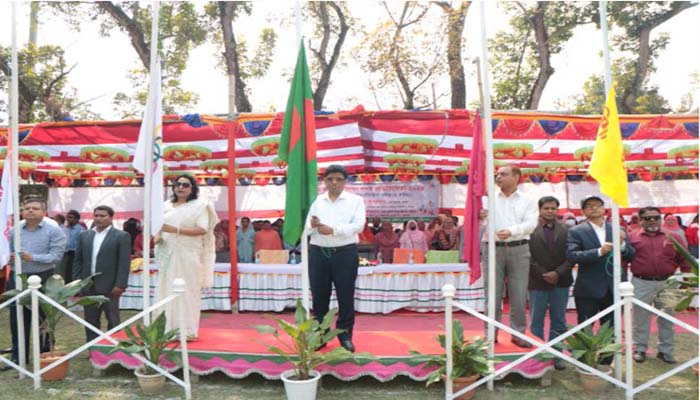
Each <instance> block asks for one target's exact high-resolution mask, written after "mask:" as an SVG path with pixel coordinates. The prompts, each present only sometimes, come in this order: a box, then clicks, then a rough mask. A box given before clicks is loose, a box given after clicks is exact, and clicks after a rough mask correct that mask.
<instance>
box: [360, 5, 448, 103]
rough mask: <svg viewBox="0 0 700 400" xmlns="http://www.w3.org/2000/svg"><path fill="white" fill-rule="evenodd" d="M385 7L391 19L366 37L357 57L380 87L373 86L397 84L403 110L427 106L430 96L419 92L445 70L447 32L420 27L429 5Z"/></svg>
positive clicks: (373, 84)
mask: <svg viewBox="0 0 700 400" xmlns="http://www.w3.org/2000/svg"><path fill="white" fill-rule="evenodd" d="M396 4H398V3H396ZM382 5H383V6H384V9H385V10H386V12H387V16H388V20H384V21H381V22H380V23H379V24H378V25H377V27H376V28H375V30H374V31H373V32H370V33H366V34H365V36H364V38H363V41H362V43H361V44H360V45H359V46H358V48H357V50H356V58H362V59H364V60H365V61H364V64H363V65H362V68H363V70H364V71H366V72H368V73H369V74H370V75H371V76H372V77H376V78H377V83H376V84H375V83H372V82H370V85H371V86H372V87H374V86H376V87H377V88H379V89H387V88H391V87H392V86H393V85H396V87H397V89H398V94H399V96H400V97H401V102H402V103H403V108H405V109H414V108H417V104H416V101H421V102H423V103H424V104H423V105H419V106H426V105H427V104H428V103H429V102H428V101H427V96H426V95H425V94H424V93H420V92H419V90H420V88H421V87H422V86H423V85H424V84H425V83H426V82H427V81H428V80H429V79H431V78H432V77H435V76H437V75H438V74H440V73H442V72H443V71H445V63H444V62H443V61H442V58H443V56H444V54H445V49H444V39H445V35H444V30H443V29H442V27H439V26H438V28H437V29H436V27H435V25H434V24H431V25H430V26H428V25H429V24H428V23H425V24H420V22H422V21H423V18H424V17H425V16H426V14H427V13H428V10H429V7H430V5H429V4H423V3H419V2H414V1H408V2H405V3H401V4H400V5H401V8H400V10H392V7H390V6H389V4H387V2H382ZM392 5H394V3H392ZM431 22H433V21H431ZM416 49H421V51H416ZM363 51H366V53H362V52H363Z"/></svg>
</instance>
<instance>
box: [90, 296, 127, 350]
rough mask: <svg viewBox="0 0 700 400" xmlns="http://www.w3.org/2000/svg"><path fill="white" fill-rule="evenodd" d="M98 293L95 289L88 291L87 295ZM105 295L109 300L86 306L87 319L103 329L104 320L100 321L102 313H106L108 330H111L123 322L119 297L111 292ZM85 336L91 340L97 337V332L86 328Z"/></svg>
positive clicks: (91, 323)
mask: <svg viewBox="0 0 700 400" xmlns="http://www.w3.org/2000/svg"><path fill="white" fill-rule="evenodd" d="M96 294H97V293H96V292H95V290H94V289H91V290H90V291H88V292H86V295H88V296H94V295H96ZM104 296H106V297H107V298H108V299H109V301H107V302H104V303H102V304H99V305H91V306H85V321H86V322H88V323H89V324H90V325H92V326H94V327H96V328H97V329H101V328H100V326H101V324H102V322H101V321H100V318H101V317H102V313H104V315H105V318H107V330H109V329H112V328H114V327H115V326H117V325H119V323H120V322H121V319H120V318H119V297H113V296H112V295H111V294H105V295H104ZM85 337H86V339H87V341H88V342H89V341H91V340H92V339H94V338H96V337H97V334H96V333H95V332H93V331H92V330H90V329H88V328H85Z"/></svg>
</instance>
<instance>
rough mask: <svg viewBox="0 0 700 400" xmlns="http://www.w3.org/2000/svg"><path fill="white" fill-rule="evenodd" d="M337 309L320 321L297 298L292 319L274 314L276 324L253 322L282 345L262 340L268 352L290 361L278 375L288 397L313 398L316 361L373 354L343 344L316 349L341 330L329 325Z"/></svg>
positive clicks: (355, 357)
mask: <svg viewBox="0 0 700 400" xmlns="http://www.w3.org/2000/svg"><path fill="white" fill-rule="evenodd" d="M337 313H338V309H337V308H334V309H332V310H330V311H328V313H327V314H326V315H325V316H324V318H323V321H322V322H321V323H319V322H318V321H316V319H315V318H313V317H312V318H309V317H308V315H307V312H306V309H305V308H304V306H303V305H302V304H301V300H297V304H296V312H295V313H294V323H291V322H287V321H285V320H283V319H281V318H274V320H275V322H276V323H277V327H274V326H271V325H255V329H256V330H257V331H258V332H259V333H261V334H270V335H273V336H274V337H275V339H277V341H278V342H279V343H280V345H281V346H275V345H271V344H267V343H263V344H264V345H266V346H267V348H268V349H269V350H270V351H271V352H273V353H275V354H278V355H280V356H281V357H283V358H284V359H285V360H287V361H288V362H289V363H290V364H291V365H292V369H290V370H288V371H285V372H283V373H282V375H281V379H282V381H283V382H284V390H285V392H286V394H287V399H288V400H313V399H315V398H316V389H317V387H318V381H319V379H320V378H321V374H320V373H319V372H318V371H316V370H315V368H316V367H318V366H319V365H321V364H326V363H333V362H339V361H349V360H357V359H359V358H365V359H366V358H372V356H371V355H369V354H367V353H358V354H353V353H350V352H349V351H347V350H345V349H344V348H342V347H337V348H334V349H333V350H331V351H329V352H326V353H322V352H319V351H318V350H319V349H320V348H321V347H323V346H325V344H326V343H328V342H329V341H331V340H333V339H334V338H335V337H336V336H338V335H339V334H340V333H342V332H343V330H341V329H331V324H332V323H333V319H334V318H335V315H336V314H337ZM282 333H284V334H286V336H288V337H289V339H291V343H290V341H289V340H283V338H282V336H281V334H282Z"/></svg>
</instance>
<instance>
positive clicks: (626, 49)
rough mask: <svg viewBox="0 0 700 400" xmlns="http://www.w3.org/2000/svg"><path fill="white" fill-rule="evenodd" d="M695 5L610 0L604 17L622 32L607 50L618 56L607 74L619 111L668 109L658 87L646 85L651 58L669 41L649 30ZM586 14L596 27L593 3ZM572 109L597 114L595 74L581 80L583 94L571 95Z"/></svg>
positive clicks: (601, 89) (599, 85)
mask: <svg viewBox="0 0 700 400" xmlns="http://www.w3.org/2000/svg"><path fill="white" fill-rule="evenodd" d="M695 5H697V3H692V2H689V1H655V2H631V1H625V2H610V3H609V4H608V10H607V11H608V20H609V22H610V23H611V25H614V26H618V27H620V28H621V29H622V32H623V33H622V34H618V35H615V36H613V37H612V38H611V40H610V47H611V52H612V53H613V54H615V55H617V56H618V57H617V58H615V59H614V60H613V61H612V71H611V75H612V78H613V81H614V82H615V83H616V90H617V104H618V107H619V111H620V113H621V114H665V113H668V112H670V111H671V106H670V105H669V103H668V101H667V100H666V99H665V98H664V97H663V96H661V94H660V93H659V88H658V87H657V86H655V85H651V84H649V77H650V76H651V74H652V73H653V72H655V71H656V65H655V61H656V60H657V59H658V57H659V55H660V54H661V52H662V51H663V50H664V49H665V48H666V46H667V45H668V43H669V40H670V38H669V36H668V34H666V33H660V34H659V35H658V37H657V38H656V39H653V40H652V39H651V33H652V31H653V30H654V29H656V28H658V27H659V26H660V25H661V24H663V23H664V22H667V21H669V20H670V19H671V18H673V17H675V16H676V15H678V14H679V13H681V12H682V11H684V10H687V9H688V8H690V7H693V6H695ZM587 12H588V14H589V15H590V17H591V18H592V19H593V20H594V21H595V22H596V24H597V25H598V26H600V16H599V10H598V5H597V4H590V5H589V6H588V8H587ZM574 101H575V108H574V112H576V113H580V114H599V113H600V112H601V110H602V109H603V105H604V104H605V82H604V80H603V76H602V74H595V75H592V76H591V77H589V78H588V80H587V81H586V82H585V83H584V86H583V93H582V94H581V95H579V96H577V97H575V100H574Z"/></svg>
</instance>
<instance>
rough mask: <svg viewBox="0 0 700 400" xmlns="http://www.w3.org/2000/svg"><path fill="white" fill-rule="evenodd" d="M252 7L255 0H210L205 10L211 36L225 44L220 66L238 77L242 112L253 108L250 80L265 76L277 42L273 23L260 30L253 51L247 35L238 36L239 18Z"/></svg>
mask: <svg viewBox="0 0 700 400" xmlns="http://www.w3.org/2000/svg"><path fill="white" fill-rule="evenodd" d="M252 11H253V3H252V2H247V1H230V2H227V1H219V2H210V3H207V4H206V6H205V12H204V13H205V16H206V17H207V21H208V24H207V25H208V26H209V29H208V33H209V36H210V38H211V40H212V41H213V42H214V43H216V44H217V45H218V46H221V47H222V48H223V52H222V53H221V57H220V58H219V63H218V67H219V68H220V69H222V70H223V71H224V72H225V73H226V75H228V76H229V77H231V79H233V80H235V103H236V109H237V110H238V111H239V112H250V111H253V106H252V104H251V102H250V89H249V88H248V81H250V80H252V79H259V78H262V77H263V76H265V74H266V73H267V71H268V70H269V68H270V64H271V63H272V59H273V51H274V49H275V46H276V44H277V33H276V32H275V30H274V29H273V28H270V27H266V28H263V29H262V30H261V31H260V34H259V36H258V42H259V43H258V46H257V47H256V48H255V49H254V50H252V51H251V50H250V49H249V48H248V47H249V45H248V41H247V40H246V38H245V36H239V37H236V34H235V32H234V29H233V28H234V26H235V21H236V19H238V18H239V17H241V16H244V15H248V16H249V15H250V14H251V13H252Z"/></svg>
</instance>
